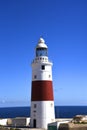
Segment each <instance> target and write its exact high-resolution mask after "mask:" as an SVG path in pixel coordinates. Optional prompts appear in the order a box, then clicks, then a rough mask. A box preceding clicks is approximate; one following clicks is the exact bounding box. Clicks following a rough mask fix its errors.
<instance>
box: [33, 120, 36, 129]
mask: <svg viewBox="0 0 87 130" xmlns="http://www.w3.org/2000/svg"><path fill="white" fill-rule="evenodd" d="M33 127H34V128H36V119H34V120H33Z"/></svg>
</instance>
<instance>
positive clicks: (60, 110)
mask: <svg viewBox="0 0 87 130" xmlns="http://www.w3.org/2000/svg"><path fill="white" fill-rule="evenodd" d="M75 115H87V106H55V117H56V118H73V117H74V116H75ZM15 117H30V107H5V108H0V118H15Z"/></svg>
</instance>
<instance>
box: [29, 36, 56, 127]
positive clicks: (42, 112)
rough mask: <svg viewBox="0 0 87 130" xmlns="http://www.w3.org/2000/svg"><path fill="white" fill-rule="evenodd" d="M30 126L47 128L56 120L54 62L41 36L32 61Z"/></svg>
mask: <svg viewBox="0 0 87 130" xmlns="http://www.w3.org/2000/svg"><path fill="white" fill-rule="evenodd" d="M31 87H32V88H31V112H30V117H31V119H30V126H31V127H32V128H44V129H47V125H48V123H51V122H54V121H55V110H54V96H53V82H52V62H50V61H49V59H48V47H47V45H46V44H45V41H44V40H43V39H42V38H40V40H39V42H38V44H37V46H36V56H35V59H34V60H33V62H32V86H31Z"/></svg>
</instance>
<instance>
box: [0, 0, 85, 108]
mask: <svg viewBox="0 0 87 130" xmlns="http://www.w3.org/2000/svg"><path fill="white" fill-rule="evenodd" d="M40 36H42V37H43V38H44V39H45V41H46V43H47V45H48V49H49V50H48V54H49V59H50V60H51V61H52V62H53V85H54V97H55V105H87V0H2V1H0V106H1V107H7V106H29V105H30V97H31V73H32V72H31V62H32V60H33V58H34V57H35V46H36V44H37V42H38V40H39V38H40Z"/></svg>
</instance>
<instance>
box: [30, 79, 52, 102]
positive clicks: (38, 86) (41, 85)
mask: <svg viewBox="0 0 87 130" xmlns="http://www.w3.org/2000/svg"><path fill="white" fill-rule="evenodd" d="M31 95H32V96H31V101H52V100H54V97H53V86H52V81H32V93H31Z"/></svg>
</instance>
